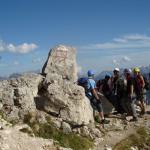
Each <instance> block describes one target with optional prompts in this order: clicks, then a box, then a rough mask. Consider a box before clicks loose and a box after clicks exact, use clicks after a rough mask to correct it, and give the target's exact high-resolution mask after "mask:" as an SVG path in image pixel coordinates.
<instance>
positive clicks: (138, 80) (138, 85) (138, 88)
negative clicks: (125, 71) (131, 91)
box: [134, 75, 145, 92]
mask: <svg viewBox="0 0 150 150" xmlns="http://www.w3.org/2000/svg"><path fill="white" fill-rule="evenodd" d="M142 77H143V76H142V75H137V77H134V82H135V83H134V88H135V91H137V92H139V91H142V89H143V84H144V82H145V81H144V82H143V80H144V77H143V79H142Z"/></svg>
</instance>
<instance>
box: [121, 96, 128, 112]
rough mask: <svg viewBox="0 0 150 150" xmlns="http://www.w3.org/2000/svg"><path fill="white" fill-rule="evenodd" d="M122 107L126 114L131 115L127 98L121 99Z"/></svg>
mask: <svg viewBox="0 0 150 150" xmlns="http://www.w3.org/2000/svg"><path fill="white" fill-rule="evenodd" d="M121 107H122V108H123V109H124V111H125V113H129V109H128V99H127V97H124V98H122V99H121Z"/></svg>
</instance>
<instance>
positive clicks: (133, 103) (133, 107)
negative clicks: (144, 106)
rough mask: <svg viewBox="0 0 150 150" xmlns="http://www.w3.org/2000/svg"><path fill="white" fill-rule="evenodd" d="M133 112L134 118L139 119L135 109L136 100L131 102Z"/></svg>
mask: <svg viewBox="0 0 150 150" xmlns="http://www.w3.org/2000/svg"><path fill="white" fill-rule="evenodd" d="M130 104H131V111H132V115H133V117H135V118H137V113H136V109H135V100H131V103H130Z"/></svg>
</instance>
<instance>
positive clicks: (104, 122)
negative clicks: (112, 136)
mask: <svg viewBox="0 0 150 150" xmlns="http://www.w3.org/2000/svg"><path fill="white" fill-rule="evenodd" d="M109 123H110V120H106V119H103V120H102V121H101V124H109Z"/></svg>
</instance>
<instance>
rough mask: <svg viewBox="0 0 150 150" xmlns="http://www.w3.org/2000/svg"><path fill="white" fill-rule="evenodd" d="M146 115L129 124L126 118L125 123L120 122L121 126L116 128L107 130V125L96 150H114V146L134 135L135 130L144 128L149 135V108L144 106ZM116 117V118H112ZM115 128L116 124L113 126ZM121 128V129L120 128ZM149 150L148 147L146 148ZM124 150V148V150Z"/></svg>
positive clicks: (133, 149)
mask: <svg viewBox="0 0 150 150" xmlns="http://www.w3.org/2000/svg"><path fill="white" fill-rule="evenodd" d="M146 110H147V113H146V114H145V115H144V116H143V117H139V119H138V121H137V122H130V121H129V120H130V119H131V117H127V121H122V123H121V124H119V126H118V128H116V129H113V128H112V130H109V129H108V126H109V125H107V126H106V127H105V129H104V132H105V135H104V136H103V137H101V138H99V139H97V140H99V143H98V145H97V148H96V150H115V148H114V146H115V145H116V144H117V143H119V142H120V141H122V140H124V139H126V138H128V137H129V136H130V135H133V134H136V131H137V129H139V128H141V127H144V128H145V129H146V130H147V131H148V134H150V114H149V112H150V106H146ZM112 117H117V116H112ZM112 117H110V118H109V119H110V120H111V122H112V121H113V120H114V119H113V118H112ZM117 118H118V119H117V120H118V122H120V121H119V120H120V119H119V117H117ZM114 126H116V124H114ZM121 126H122V127H123V128H121ZM108 130H109V131H108ZM130 149H131V150H144V149H147V148H144V147H143V149H141V148H138V147H135V148H134V145H133V147H132V146H131V148H130ZM148 149H150V147H149V148H148ZM124 150H126V148H125V149H124Z"/></svg>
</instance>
